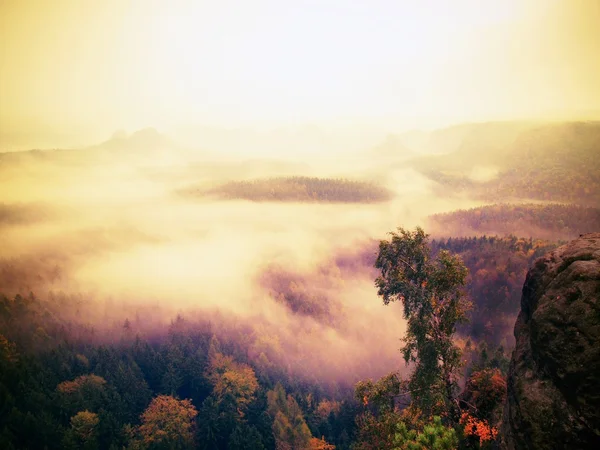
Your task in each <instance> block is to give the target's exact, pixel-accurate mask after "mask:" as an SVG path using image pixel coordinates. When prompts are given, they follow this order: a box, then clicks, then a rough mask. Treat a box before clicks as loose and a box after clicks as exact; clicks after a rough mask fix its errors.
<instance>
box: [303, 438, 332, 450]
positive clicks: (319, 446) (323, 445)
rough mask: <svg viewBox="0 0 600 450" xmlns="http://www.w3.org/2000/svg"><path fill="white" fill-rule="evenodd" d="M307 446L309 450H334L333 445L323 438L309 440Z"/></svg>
mask: <svg viewBox="0 0 600 450" xmlns="http://www.w3.org/2000/svg"><path fill="white" fill-rule="evenodd" d="M308 445H309V447H308V449H309V450H335V445H332V444H330V443H328V442H327V441H326V440H325V439H324V438H323V437H321V439H319V438H316V437H313V438H310V441H309V443H308Z"/></svg>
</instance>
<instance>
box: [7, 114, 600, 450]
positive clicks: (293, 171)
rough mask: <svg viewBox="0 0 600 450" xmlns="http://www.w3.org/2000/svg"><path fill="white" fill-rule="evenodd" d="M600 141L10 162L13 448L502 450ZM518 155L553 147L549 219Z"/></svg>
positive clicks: (493, 135) (548, 136)
mask: <svg viewBox="0 0 600 450" xmlns="http://www.w3.org/2000/svg"><path fill="white" fill-rule="evenodd" d="M593 130H595V128H594V127H592V126H591V125H590V126H588V125H582V124H561V125H553V126H551V127H550V128H549V129H546V128H544V127H541V128H540V127H539V126H538V125H535V126H534V125H530V124H528V125H524V124H496V125H490V124H482V125H480V126H475V125H468V126H464V127H461V128H460V129H458V130H442V131H440V132H439V133H438V132H434V133H432V134H431V136H430V141H431V142H433V144H435V146H436V148H445V149H446V150H448V149H449V148H450V147H452V146H455V147H456V145H455V144H456V142H458V147H456V148H454V149H453V150H448V153H443V152H439V153H436V152H431V153H430V154H425V155H423V152H421V154H420V156H419V151H417V150H416V149H414V148H411V149H410V151H405V147H407V148H408V147H410V146H409V145H408V144H407V142H408V141H406V142H405V141H403V139H402V137H398V138H393V139H392V138H389V139H388V140H387V141H386V142H387V143H388V144H389V145H387V144H386V145H385V146H384V147H385V163H383V162H381V161H380V160H376V161H375V162H374V163H373V162H371V160H370V159H369V158H371V157H372V152H366V153H365V154H364V155H363V156H360V155H359V156H357V157H356V159H349V160H348V161H346V162H345V163H344V164H342V163H338V161H320V160H314V161H304V162H298V161H293V160H268V159H264V160H245V161H242V160H226V159H223V160H218V159H214V160H212V161H207V160H204V159H203V158H204V157H205V155H204V154H200V153H199V154H198V155H197V156H196V159H189V157H188V156H186V154H184V153H177V151H176V150H173V149H172V148H171V147H169V149H167V148H165V147H164V146H163V144H164V145H167V144H165V143H168V142H169V141H167V140H166V139H164V138H163V137H162V136H160V135H159V134H157V133H156V132H155V131H152V132H150V131H148V130H146V131H144V130H142V132H139V133H134V135H133V136H132V137H130V138H127V139H126V138H123V137H119V136H116V137H113V138H111V140H109V141H107V142H104V143H102V144H100V145H99V146H95V147H90V148H86V149H81V150H65V151H54V152H45V151H39V152H37V151H36V152H23V154H22V155H19V156H18V157H17V156H13V157H3V158H0V159H1V160H2V165H0V172H1V173H2V175H3V180H5V181H4V183H3V184H0V189H1V190H2V191H1V192H2V195H3V202H2V203H1V204H0V233H2V237H3V238H4V239H3V245H2V247H1V249H0V358H1V359H2V362H1V364H0V448H6V449H15V450H16V449H38V448H39V449H63V448H64V449H89V450H92V449H111V450H115V449H119V450H122V449H188V448H190V449H191V448H200V449H211V450H221V449H269V450H311V449H312V450H316V449H323V450H333V449H339V450H376V449H377V450H387V449H389V450H392V449H393V450H396V449H429V448H440V449H478V448H482V449H487V448H496V446H497V445H498V444H499V440H500V438H501V435H500V422H501V416H502V409H503V405H504V402H505V399H506V389H507V372H508V368H509V359H510V356H511V352H512V351H513V348H514V346H515V338H514V324H515V320H516V317H517V315H518V313H519V310H520V301H521V294H522V287H523V283H524V280H525V276H526V273H527V270H528V269H529V268H530V267H531V266H532V264H533V263H534V261H535V260H536V258H538V257H540V256H541V255H544V254H546V253H547V252H549V251H551V250H553V249H555V248H556V247H557V246H559V245H561V244H562V243H564V242H566V241H568V240H570V239H573V238H576V237H577V236H579V235H580V234H582V233H586V232H589V231H594V230H597V229H598V228H599V226H600V215H599V209H598V206H599V205H598V203H597V202H596V203H595V200H594V199H595V197H594V196H595V195H596V194H595V190H594V189H595V188H594V180H595V178H594V177H595V176H596V175H595V174H594V173H592V172H591V171H589V170H588V168H593V167H595V166H594V165H595V164H596V162H595V160H593V158H591V159H590V158H589V155H590V154H591V153H592V152H593V148H592V143H591V141H592V140H593V136H595V134H594V133H595V132H594V131H593ZM456 136H460V139H456ZM528 136H529V137H528ZM449 137H451V138H452V139H450V138H449ZM542 138H543V140H544V142H545V144H544V145H546V144H547V145H550V144H552V142H554V144H552V145H550V147H543V146H541V145H540V144H539V140H540V139H542ZM130 140H131V142H130ZM153 143H155V144H156V145H154V144H153ZM567 143H568V144H569V146H566V144H567ZM129 144H131V145H132V146H133V148H132V150H131V151H130V149H129V147H128V145H129ZM151 144H152V145H151ZM433 144H432V145H433ZM491 144H494V146H495V147H494V148H495V149H496V152H492V151H489V152H482V153H481V154H480V153H478V152H477V149H480V148H482V146H484V145H491ZM168 145H171V143H169V144H168ZM146 147H147V150H148V151H146ZM517 148H518V149H524V150H523V152H521V153H520V154H522V155H525V156H526V157H527V158H529V157H531V158H533V159H535V158H539V157H540V154H541V153H540V152H542V151H543V148H551V149H553V151H552V152H548V153H547V154H546V162H544V163H543V164H538V165H534V164H533V163H532V162H531V161H533V159H532V160H531V161H530V162H529V163H527V164H525V166H526V167H529V168H530V169H531V170H533V169H532V168H534V167H535V170H537V171H538V172H539V173H538V172H536V173H537V174H538V175H539V176H540V177H541V178H540V180H543V179H545V178H544V177H546V176H547V174H549V173H554V174H555V176H556V180H555V182H553V183H554V184H553V185H552V186H554V185H555V187H552V186H550V184H547V183H546V181H541V182H542V183H546V184H544V189H545V191H547V192H548V196H547V197H548V198H547V199H546V200H548V201H540V200H544V199H545V194H544V195H541V194H540V192H541V191H540V190H539V189H537V188H535V183H532V184H531V186H533V187H534V188H535V189H534V188H531V186H530V187H528V188H527V189H525V188H523V189H521V188H516V189H517V190H518V193H517V194H518V195H514V193H513V192H508V191H505V190H503V188H502V189H500V187H499V186H500V184H498V183H508V181H506V180H508V179H509V178H506V177H507V176H508V175H507V174H510V173H511V172H510V171H511V170H517V169H516V168H515V167H516V165H515V164H516V161H521V162H522V161H523V160H518V158H516V156H515V155H516V154H517ZM564 148H568V149H570V150H569V151H572V152H574V155H575V156H573V155H571V156H569V158H570V159H569V158H567V159H565V158H566V157H565V154H566V153H565V152H566V150H563V149H564ZM376 150H377V151H381V148H376ZM525 150H526V151H525ZM396 151H399V152H401V153H402V154H401V155H398V158H397V160H396V159H395V156H394V152H396ZM530 153H531V155H530V156H527V155H529V154H530ZM567 153H568V152H567ZM569 154H570V153H569ZM87 156H89V160H88V159H87ZM163 157H164V158H165V159H164V160H163V159H161V158H163ZM361 158H363V159H361ZM586 158H587V159H586ZM157 161H158V162H157ZM423 161H427V165H426V166H421V164H424V163H423ZM564 161H567V162H568V163H565V162H564ZM396 163H397V164H396ZM582 165H586V168H585V169H582ZM486 167H487V168H486ZM488 169H489V170H488ZM555 169H556V170H557V171H555V172H552V171H554V170H555ZM428 170H430V171H438V172H436V175H435V176H434V175H431V173H433V172H431V173H429V172H427V171H428ZM518 170H521V169H518ZM523 170H524V169H523ZM565 171H571V172H569V173H566V172H565ZM518 173H519V174H520V175H518V176H519V177H522V176H523V177H524V176H525V175H523V173H521V172H518ZM575 173H577V176H581V177H584V178H585V187H584V188H583V190H582V189H580V187H577V188H575V187H573V186H576V184H575V185H573V184H572V181H573V180H574V177H575ZM428 174H429V175H428ZM569 174H570V175H569ZM538 175H535V174H533V175H531V174H528V175H527V176H528V177H529V176H538ZM444 177H449V178H448V179H449V180H451V181H447V179H446V178H444ZM456 177H458V178H456ZM461 177H462V178H461ZM565 177H567V178H565ZM456 179H460V180H463V179H464V180H466V181H465V182H464V185H463V186H462V187H461V188H460V189H458V190H455V189H454V188H453V187H452V186H453V184H452V183H454V181H452V180H456ZM358 180H364V181H358ZM367 180H370V181H367ZM523 182H524V181H523ZM581 183H583V181H582V182H581ZM507 185H508V184H507ZM486 186H487V187H486ZM484 187H485V188H486V189H487V188H489V189H490V191H489V192H490V197H489V198H490V200H489V201H488V200H486V198H487V197H486V196H485V195H483V194H482V192H484V191H483V190H482V189H483V188H484ZM550 187H552V189H550ZM511 189H512V188H511ZM528 189H529V190H528ZM531 189H534V190H531ZM536 189H537V190H536ZM573 189H575V191H573ZM586 189H587V191H586ZM545 191H544V192H545ZM588 191H589V192H588ZM576 194H577V195H576ZM486 195H487V194H486ZM492 198H493V201H491V199H492ZM234 200H245V201H234ZM403 224H404V225H403ZM421 224H424V225H425V228H424V229H421V228H419V227H420V225H421ZM399 225H403V226H406V228H402V227H401V228H398V226H399ZM394 230H396V231H394ZM428 233H429V234H428ZM423 336H434V339H433V340H431V341H424V340H423ZM432 361H443V364H437V363H433V362H432Z"/></svg>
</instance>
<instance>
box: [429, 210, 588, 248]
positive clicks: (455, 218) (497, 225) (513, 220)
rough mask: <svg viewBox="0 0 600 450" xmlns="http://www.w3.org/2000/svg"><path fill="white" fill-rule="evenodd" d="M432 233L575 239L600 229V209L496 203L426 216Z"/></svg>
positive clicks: (462, 235) (459, 235)
mask: <svg viewBox="0 0 600 450" xmlns="http://www.w3.org/2000/svg"><path fill="white" fill-rule="evenodd" d="M429 227H430V229H431V231H432V233H435V234H442V235H445V236H457V237H466V236H473V235H482V234H486V235H488V236H489V235H500V236H503V235H507V234H514V235H517V236H523V237H534V238H545V239H557V240H560V239H563V240H564V239H575V238H577V237H579V235H580V234H585V233H590V232H592V231H594V230H598V229H600V209H599V208H593V207H585V206H578V205H570V204H506V203H504V204H496V205H487V206H483V207H480V208H472V209H468V210H464V209H463V210H457V211H452V212H450V213H444V214H434V215H432V216H430V217H429Z"/></svg>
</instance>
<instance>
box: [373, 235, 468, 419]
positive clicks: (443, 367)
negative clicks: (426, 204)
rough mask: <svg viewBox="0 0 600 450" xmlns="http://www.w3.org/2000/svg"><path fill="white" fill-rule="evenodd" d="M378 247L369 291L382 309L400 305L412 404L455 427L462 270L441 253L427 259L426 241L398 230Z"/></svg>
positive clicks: (459, 262) (464, 306)
mask: <svg viewBox="0 0 600 450" xmlns="http://www.w3.org/2000/svg"><path fill="white" fill-rule="evenodd" d="M390 235H391V239H390V240H389V241H386V240H383V241H381V242H380V244H379V254H378V256H377V260H376V262H375V267H376V268H377V269H379V270H380V271H381V275H380V276H379V277H377V279H376V281H375V285H376V286H377V288H378V295H380V296H381V297H382V298H383V302H384V304H386V305H387V304H389V303H390V302H393V301H401V302H402V304H403V306H404V317H405V319H406V320H407V329H406V335H405V336H404V338H403V339H402V340H403V343H404V345H403V347H402V353H403V356H404V359H405V361H406V362H407V363H409V362H410V363H413V364H414V371H413V373H412V375H411V377H410V380H409V383H408V386H409V390H410V394H411V398H412V401H413V403H414V405H415V406H417V407H418V408H420V409H421V410H422V411H423V412H424V413H425V414H427V415H429V416H430V415H433V414H444V415H446V414H447V415H448V418H449V419H450V421H451V422H452V423H457V422H458V420H459V416H460V410H459V408H458V404H457V402H456V399H455V396H456V391H457V384H456V378H457V372H458V369H459V368H460V365H461V364H460V362H461V359H460V358H461V352H460V349H459V348H458V347H457V346H456V345H455V344H454V342H453V341H452V336H453V334H454V332H455V330H456V325H457V324H459V323H461V322H464V321H465V320H466V318H467V316H466V314H467V312H468V310H469V308H470V306H471V305H470V303H469V302H468V301H467V300H466V298H465V297H464V294H463V290H462V288H463V286H464V285H465V281H466V277H467V269H466V267H465V265H464V264H463V262H462V260H461V259H460V258H459V257H458V256H455V255H452V254H450V253H449V252H447V251H444V250H442V251H440V252H439V253H437V255H436V256H435V257H432V255H431V251H430V248H429V245H428V235H427V234H425V232H424V231H423V230H422V229H421V228H419V227H417V228H416V229H415V231H412V232H411V231H409V230H405V229H403V228H398V232H397V233H393V232H392V233H390Z"/></svg>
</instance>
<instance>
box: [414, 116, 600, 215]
mask: <svg viewBox="0 0 600 450" xmlns="http://www.w3.org/2000/svg"><path fill="white" fill-rule="evenodd" d="M493 125H494V124H490V125H489V126H490V127H491V126H493ZM518 125H519V124H518V123H517V124H514V125H511V124H510V123H509V124H507V125H506V127H505V128H502V127H500V128H499V130H496V134H500V136H501V137H500V138H498V139H491V138H490V137H491V136H493V135H494V134H490V133H488V132H486V128H485V124H483V125H482V126H480V127H473V128H472V129H470V130H469V131H468V132H467V133H466V134H465V135H463V136H461V139H460V144H459V145H458V146H457V147H453V148H452V150H451V151H450V152H449V153H446V154H442V155H428V156H424V157H420V158H416V159H414V160H413V162H412V165H413V166H414V167H416V168H417V169H418V170H419V171H421V172H422V173H423V174H424V175H426V176H427V177H429V178H430V179H431V180H432V181H434V182H435V183H437V185H438V188H439V189H438V193H439V194H440V195H448V194H462V195H468V196H472V197H475V198H479V199H482V200H486V201H493V202H498V201H510V200H512V199H535V200H544V201H555V202H556V201H561V202H571V203H576V204H581V205H588V206H598V205H600V178H599V176H598V174H599V173H600V162H599V161H600V158H598V147H597V145H598V142H599V141H600V123H599V122H572V123H550V124H532V125H529V126H527V127H525V126H523V125H522V126H520V127H519V126H518ZM498 132H500V133H498ZM502 137H503V138H502ZM478 169H489V170H490V171H491V173H490V174H489V175H488V176H486V177H483V178H481V177H477V176H476V173H477V170H478Z"/></svg>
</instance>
